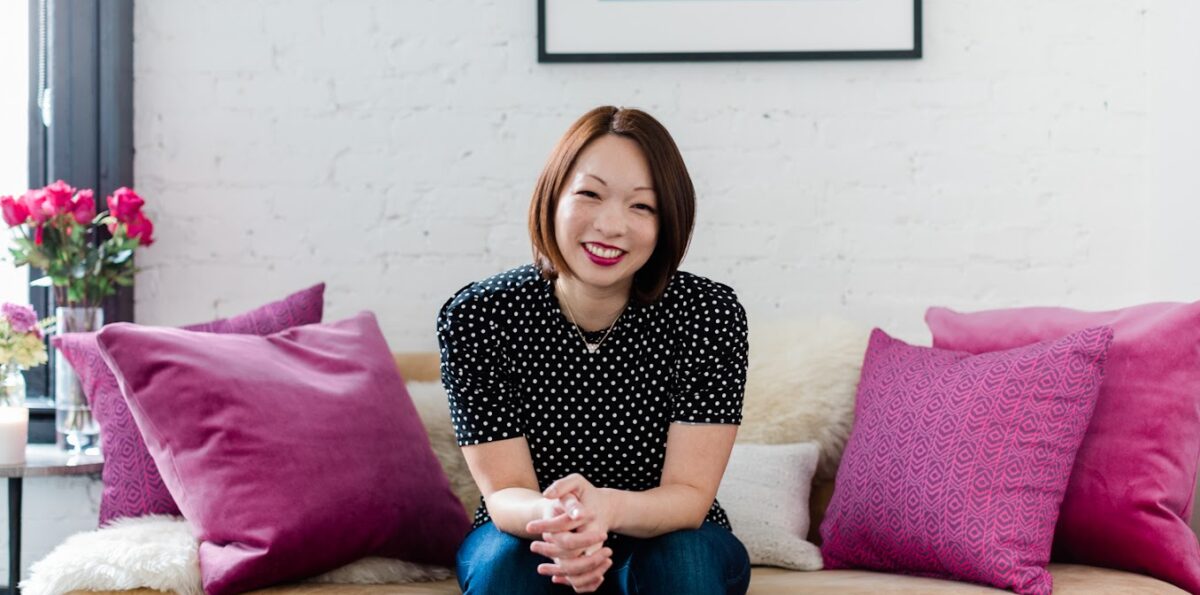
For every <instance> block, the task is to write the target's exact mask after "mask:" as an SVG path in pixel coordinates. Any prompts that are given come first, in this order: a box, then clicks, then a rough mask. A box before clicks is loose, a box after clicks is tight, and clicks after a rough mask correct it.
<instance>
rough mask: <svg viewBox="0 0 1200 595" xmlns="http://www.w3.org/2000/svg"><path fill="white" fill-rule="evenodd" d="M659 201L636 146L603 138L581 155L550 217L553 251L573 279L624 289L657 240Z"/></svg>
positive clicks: (618, 138) (613, 137) (620, 139)
mask: <svg viewBox="0 0 1200 595" xmlns="http://www.w3.org/2000/svg"><path fill="white" fill-rule="evenodd" d="M657 209H658V203H657V202H656V197H655V194H654V183H653V178H652V177H651V175H650V165H649V164H648V163H647V162H646V157H645V155H643V154H642V150H641V147H639V146H638V144H637V143H636V142H634V141H632V140H630V139H628V138H625V137H622V136H617V135H614V134H607V135H604V136H601V137H598V138H596V139H595V140H593V141H592V142H591V143H590V144H589V145H588V146H587V147H585V148H584V150H583V151H582V152H580V154H579V156H578V157H577V158H576V160H575V165H574V167H573V168H572V169H571V171H570V172H569V173H568V174H567V180H566V185H565V186H564V188H563V192H562V194H561V195H560V196H559V199H558V209H557V211H556V212H555V213H554V230H555V236H557V240H558V242H557V243H558V250H559V252H561V253H562V255H563V258H565V259H566V261H567V265H568V266H569V267H570V269H571V272H572V273H573V275H572V276H573V277H574V278H575V279H577V280H578V281H579V282H581V283H584V284H586V285H590V286H592V287H594V288H596V289H607V288H618V289H628V287H630V286H631V285H632V283H633V275H634V273H636V272H637V271H638V269H640V268H642V265H644V264H646V261H648V260H650V255H651V254H653V253H654V247H655V245H656V243H657V241H658V213H657Z"/></svg>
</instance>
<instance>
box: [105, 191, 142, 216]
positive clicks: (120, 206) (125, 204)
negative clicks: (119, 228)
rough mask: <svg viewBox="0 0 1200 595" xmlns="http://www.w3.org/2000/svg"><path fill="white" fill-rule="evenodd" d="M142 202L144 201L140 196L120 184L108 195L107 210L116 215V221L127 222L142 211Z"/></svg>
mask: <svg viewBox="0 0 1200 595" xmlns="http://www.w3.org/2000/svg"><path fill="white" fill-rule="evenodd" d="M144 204H146V201H144V200H142V197H140V196H138V195H137V193H136V192H134V191H133V190H132V189H130V188H126V187H124V186H122V187H120V188H117V191H116V192H113V193H112V195H111V196H109V197H108V212H109V213H111V214H112V216H113V217H116V218H117V221H120V222H121V223H129V222H131V221H133V220H134V219H136V218H137V216H138V215H140V214H141V213H142V205H144Z"/></svg>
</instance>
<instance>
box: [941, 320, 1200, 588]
mask: <svg viewBox="0 0 1200 595" xmlns="http://www.w3.org/2000/svg"><path fill="white" fill-rule="evenodd" d="M925 321H926V322H927V323H928V324H929V329H930V330H931V331H932V332H933V344H934V346H936V347H943V348H946V349H957V350H961V351H969V352H971V353H980V352H985V351H994V350H997V349H1008V348H1011V347H1016V346H1019V345H1025V344H1029V343H1033V342H1036V341H1041V340H1044V339H1046V338H1048V337H1053V336H1056V335H1059V334H1062V333H1067V332H1071V331H1075V330H1078V329H1081V328H1085V327H1090V326H1096V325H1108V326H1111V327H1112V328H1113V331H1114V332H1115V333H1116V336H1115V339H1114V341H1113V345H1112V349H1111V351H1110V352H1109V366H1108V369H1109V373H1108V375H1107V377H1106V378H1105V380H1104V384H1103V385H1102V386H1101V387H1100V396H1099V398H1098V399H1097V401H1096V413H1095V414H1094V415H1093V416H1092V424H1091V426H1090V427H1089V428H1088V431H1087V434H1086V435H1085V436H1084V439H1083V444H1082V446H1080V448H1079V456H1078V458H1077V460H1076V463H1075V469H1074V471H1073V472H1072V474H1071V481H1070V483H1069V484H1067V493H1066V496H1065V498H1064V499H1063V504H1062V512H1061V514H1060V515H1059V520H1058V528H1057V529H1056V533H1055V537H1054V551H1053V557H1054V559H1055V560H1059V561H1063V562H1075V563H1082V564H1092V565H1095V566H1104V567H1110V568H1119V569H1123V570H1130V571H1133V572H1140V573H1144V574H1148V575H1150V576H1153V577H1155V578H1158V579H1162V580H1164V581H1167V582H1169V583H1173V584H1175V585H1177V586H1179V587H1181V588H1183V589H1185V590H1187V591H1188V592H1191V593H1200V543H1197V540H1196V534H1195V533H1194V532H1192V529H1191V528H1190V527H1189V526H1188V521H1189V519H1190V518H1191V515H1192V499H1193V496H1194V494H1193V492H1194V491H1195V485H1196V483H1195V481H1196V471H1197V458H1198V457H1200V454H1198V453H1200V302H1196V303H1192V304H1180V303H1157V304H1145V305H1141V306H1136V307H1132V308H1125V309H1122V310H1114V311H1110V312H1082V311H1079V310H1070V309H1066V308H1016V309H1011V310H994V311H987V312H976V313H970V314H964V313H958V312H954V311H952V310H948V309H945V308H930V309H929V312H928V313H927V314H926V315H925Z"/></svg>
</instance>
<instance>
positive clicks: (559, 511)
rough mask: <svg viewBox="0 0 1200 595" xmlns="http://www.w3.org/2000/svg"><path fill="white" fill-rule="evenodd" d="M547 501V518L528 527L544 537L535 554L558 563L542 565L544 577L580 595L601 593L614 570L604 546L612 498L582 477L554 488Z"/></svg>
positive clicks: (548, 490)
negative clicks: (568, 587)
mask: <svg viewBox="0 0 1200 595" xmlns="http://www.w3.org/2000/svg"><path fill="white" fill-rule="evenodd" d="M542 497H543V498H544V502H545V508H544V509H543V512H542V519H541V520H535V521H530V522H529V524H528V525H526V526H525V530H526V531H528V532H529V533H532V534H535V535H536V534H540V535H541V536H542V540H541V541H534V542H533V544H532V545H531V546H530V548H529V549H530V550H532V551H533V552H534V553H537V554H541V555H543V556H546V557H547V558H550V560H551V561H552V562H553V563H551V564H541V565H539V566H538V569H537V571H538V573H539V574H544V575H548V576H550V577H551V580H552V581H553V582H555V583H557V584H560V585H569V586H570V587H571V588H573V589H574V590H575V592H576V593H591V592H593V591H595V590H596V589H598V588H600V584H601V583H603V582H604V573H605V572H607V571H608V569H609V568H611V567H612V553H613V552H612V549H611V548H607V547H604V541H605V539H607V538H608V531H609V528H610V527H611V526H612V507H611V506H610V504H611V503H610V502H609V497H608V496H607V495H606V492H605V491H602V490H600V489H598V488H596V487H595V486H593V485H592V484H591V482H589V481H588V480H587V479H585V478H584V477H583V476H582V475H579V474H578V473H573V474H571V475H568V476H566V477H564V478H562V479H560V480H558V481H556V482H554V483H552V484H550V487H548V488H546V490H545V491H544V492H542Z"/></svg>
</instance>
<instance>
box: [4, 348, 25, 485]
mask: <svg viewBox="0 0 1200 595" xmlns="http://www.w3.org/2000/svg"><path fill="white" fill-rule="evenodd" d="M28 442H29V410H28V409H26V408H25V376H24V375H23V374H21V367H20V366H18V365H17V362H16V360H9V361H8V362H5V363H4V364H0V465H22V464H24V463H25V445H26V444H27V443H28Z"/></svg>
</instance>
